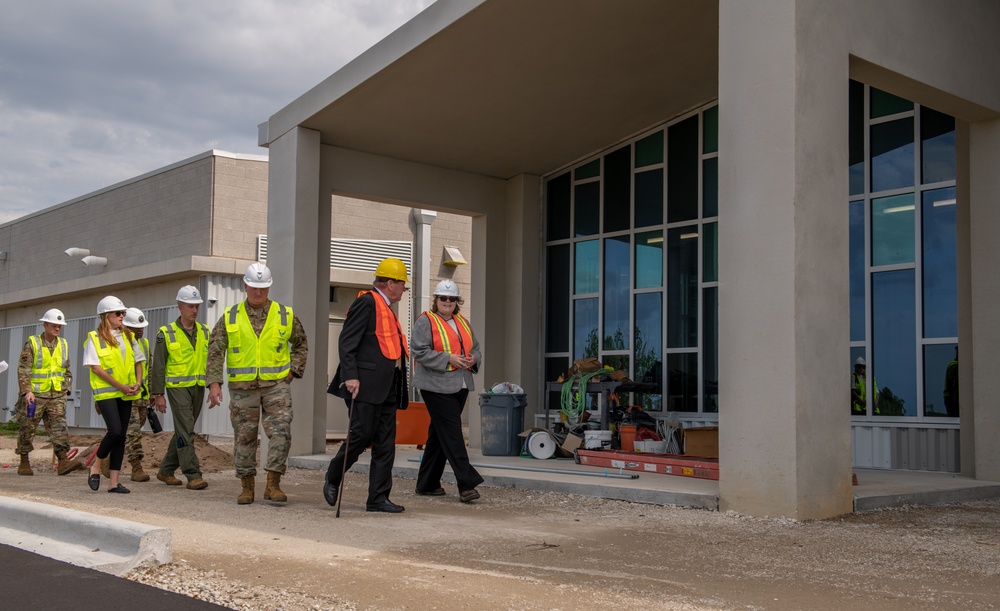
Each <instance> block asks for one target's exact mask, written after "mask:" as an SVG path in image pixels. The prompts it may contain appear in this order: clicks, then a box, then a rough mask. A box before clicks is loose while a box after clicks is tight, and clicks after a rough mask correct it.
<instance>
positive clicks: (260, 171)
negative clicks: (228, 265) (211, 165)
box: [210, 157, 267, 261]
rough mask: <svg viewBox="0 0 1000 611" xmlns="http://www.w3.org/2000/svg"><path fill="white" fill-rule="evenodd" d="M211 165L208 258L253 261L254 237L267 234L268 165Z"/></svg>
mask: <svg viewBox="0 0 1000 611" xmlns="http://www.w3.org/2000/svg"><path fill="white" fill-rule="evenodd" d="M214 161H215V181H214V183H213V189H214V193H213V202H214V204H215V205H214V206H213V208H212V251H211V253H210V254H212V255H213V256H216V257H231V258H235V259H247V260H251V261H253V260H255V259H256V258H257V236H258V235H260V234H262V233H267V161H248V160H244V159H231V158H228V157H215V160H214Z"/></svg>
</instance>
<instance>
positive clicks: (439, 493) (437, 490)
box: [414, 487, 444, 496]
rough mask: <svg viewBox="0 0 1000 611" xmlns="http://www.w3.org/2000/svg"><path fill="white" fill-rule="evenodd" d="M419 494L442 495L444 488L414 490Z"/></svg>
mask: <svg viewBox="0 0 1000 611" xmlns="http://www.w3.org/2000/svg"><path fill="white" fill-rule="evenodd" d="M414 492H416V493H417V494H419V495H420V496H444V488H440V487H438V488H435V489H434V490H420V489H419V488H418V489H417V490H415V491H414Z"/></svg>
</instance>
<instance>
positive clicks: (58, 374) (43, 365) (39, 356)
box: [28, 335, 69, 394]
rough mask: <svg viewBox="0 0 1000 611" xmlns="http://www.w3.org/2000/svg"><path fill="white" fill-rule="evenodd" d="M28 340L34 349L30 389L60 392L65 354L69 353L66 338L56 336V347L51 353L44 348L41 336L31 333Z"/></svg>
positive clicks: (64, 369) (63, 377) (64, 370)
mask: <svg viewBox="0 0 1000 611" xmlns="http://www.w3.org/2000/svg"><path fill="white" fill-rule="evenodd" d="M28 340H29V341H30V342H31V349H32V350H34V351H35V360H34V361H33V362H32V364H31V391H32V392H34V393H36V394H37V393H45V392H61V391H62V389H63V381H65V379H66V355H68V354H69V348H68V345H67V344H66V340H65V339H63V338H61V337H57V338H56V347H55V348H53V349H52V352H51V353H49V352H48V351H47V350H45V344H44V343H43V342H42V341H41V336H35V335H32V336H31V337H29V338H28Z"/></svg>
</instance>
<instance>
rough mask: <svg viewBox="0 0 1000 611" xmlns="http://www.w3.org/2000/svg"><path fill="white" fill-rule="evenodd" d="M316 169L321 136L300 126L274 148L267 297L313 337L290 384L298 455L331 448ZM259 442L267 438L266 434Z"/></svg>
mask: <svg viewBox="0 0 1000 611" xmlns="http://www.w3.org/2000/svg"><path fill="white" fill-rule="evenodd" d="M319 168H320V139H319V132H316V131H313V130H309V129H304V128H301V127H297V128H295V129H292V130H291V131H289V132H287V133H286V134H284V135H283V136H281V137H280V138H278V139H277V140H275V141H274V142H272V143H271V145H270V162H269V165H268V193H267V195H268V212H267V236H268V238H267V242H268V244H267V247H268V260H267V265H268V267H270V268H271V272H272V274H273V275H274V284H273V285H272V286H271V291H270V297H271V299H273V300H275V301H278V302H280V303H285V304H288V305H291V306H292V307H293V308H294V310H295V315H296V316H298V318H299V320H301V321H302V325H303V326H304V327H305V331H306V334H307V335H308V337H309V359H308V362H307V365H306V371H305V375H304V376H303V378H302V379H301V380H296V381H294V382H292V406H293V409H294V414H295V417H294V418H293V419H292V447H291V451H290V454H291V455H293V456H294V455H297V454H313V453H320V452H323V451H325V449H326V395H325V392H326V386H327V382H328V380H327V371H326V364H327V341H328V337H329V323H328V320H329V313H330V305H329V290H328V289H327V287H328V286H329V285H330V210H331V203H330V197H329V193H327V194H325V195H323V196H322V197H321V194H320V188H319V185H320V175H319ZM261 438H262V440H263V439H266V437H265V436H264V435H263V434H262V435H261ZM261 452H262V453H263V452H264V449H263V447H262V450H261ZM262 455H263V454H262Z"/></svg>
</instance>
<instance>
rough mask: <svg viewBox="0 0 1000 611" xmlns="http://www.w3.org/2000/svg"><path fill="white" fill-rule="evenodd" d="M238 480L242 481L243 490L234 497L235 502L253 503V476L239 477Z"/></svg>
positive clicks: (241, 503)
mask: <svg viewBox="0 0 1000 611" xmlns="http://www.w3.org/2000/svg"><path fill="white" fill-rule="evenodd" d="M240 481H241V482H242V483H243V492H240V495H239V496H238V497H236V502H237V503H238V504H240V505H249V504H250V503H253V487H254V476H253V475H247V476H246V477H241V478H240Z"/></svg>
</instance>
